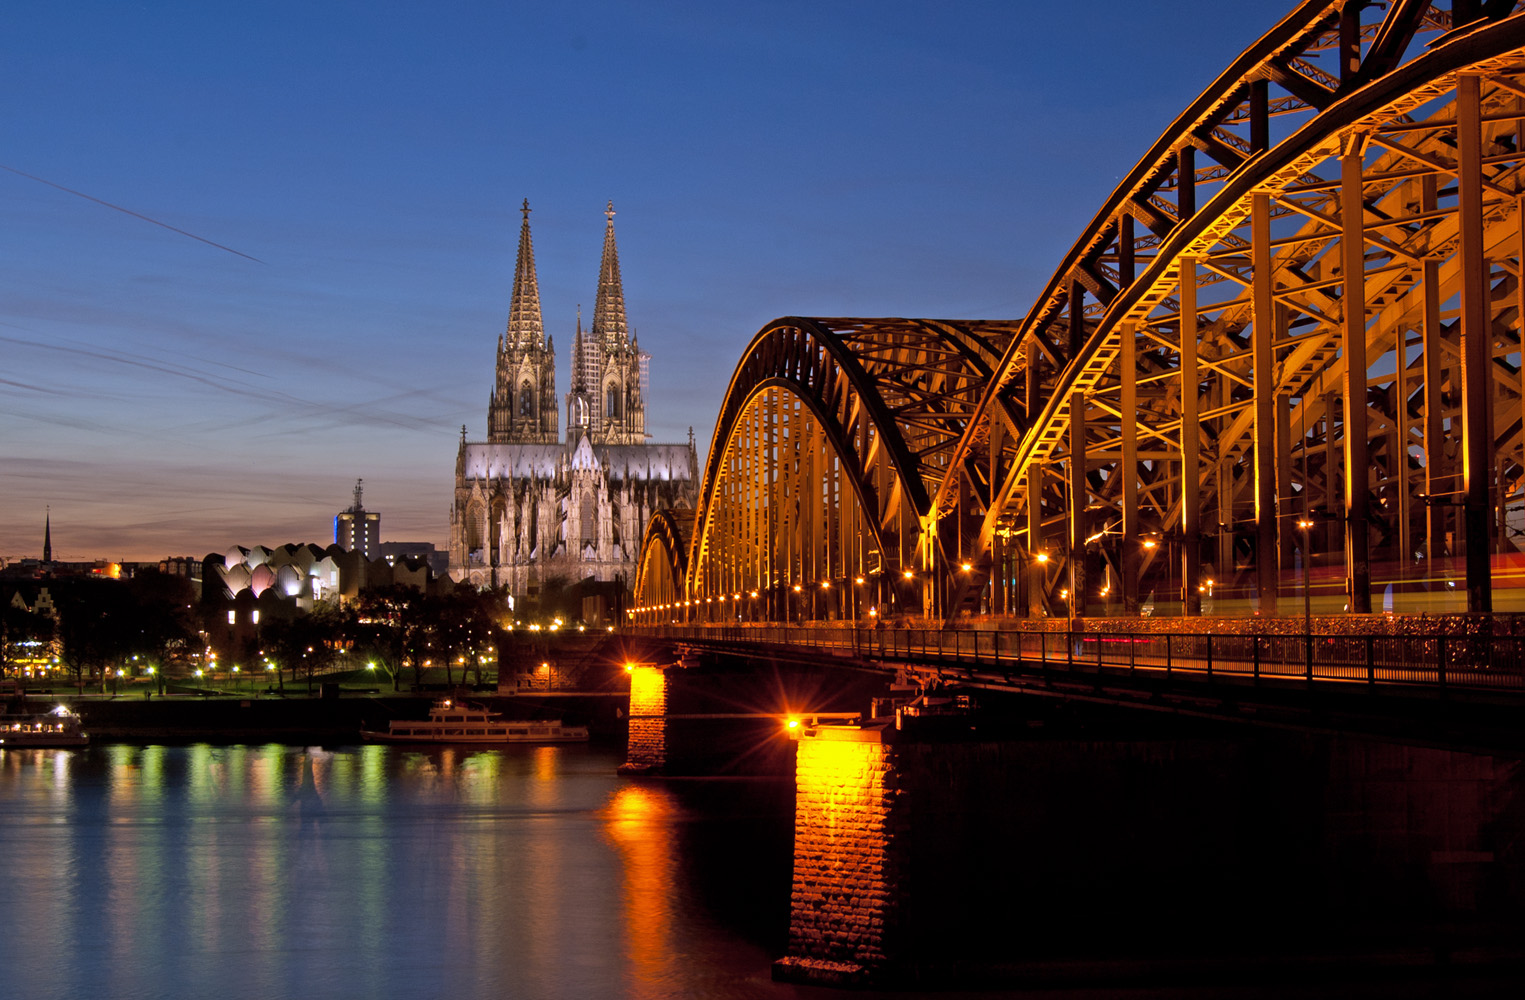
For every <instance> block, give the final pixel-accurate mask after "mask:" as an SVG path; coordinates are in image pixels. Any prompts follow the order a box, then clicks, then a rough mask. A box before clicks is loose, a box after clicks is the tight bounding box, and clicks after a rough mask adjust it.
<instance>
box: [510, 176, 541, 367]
mask: <svg viewBox="0 0 1525 1000" xmlns="http://www.w3.org/2000/svg"><path fill="white" fill-rule="evenodd" d="M519 211H520V212H521V213H523V215H524V221H523V222H522V223H520V224H519V262H518V263H517V264H516V265H515V266H514V291H513V297H512V298H511V299H510V300H509V305H508V336H507V337H506V338H505V339H506V342H507V344H508V346H509V347H530V346H534V347H540V346H542V345H543V343H544V341H545V326H544V324H543V323H542V322H541V321H540V283H539V282H538V281H537V280H536V279H535V247H534V244H533V242H532V241H531V240H530V200H529V199H528V198H526V199H524V206H523V207H522V208H520V209H519Z"/></svg>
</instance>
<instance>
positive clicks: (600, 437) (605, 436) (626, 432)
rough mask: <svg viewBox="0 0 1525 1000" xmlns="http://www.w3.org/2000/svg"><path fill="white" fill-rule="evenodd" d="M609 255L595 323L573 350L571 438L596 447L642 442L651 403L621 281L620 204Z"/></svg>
mask: <svg viewBox="0 0 1525 1000" xmlns="http://www.w3.org/2000/svg"><path fill="white" fill-rule="evenodd" d="M604 218H605V220H606V222H605V223H604V255H603V259H602V260H601V261H600V262H599V266H598V292H597V295H596V297H595V299H594V303H593V325H592V326H590V327H589V328H588V329H587V330H586V331H583V329H582V316H581V312H580V311H579V314H578V321H577V326H578V336H577V341H576V343H575V345H574V347H573V349H572V350H573V354H572V357H573V362H572V391H571V392H569V393H568V394H567V440H568V441H574V440H576V439H577V438H578V437H580V436H581V435H582V434H583V433H586V434H588V436H589V437H590V438H591V439H592V440H593V443H595V444H642V443H644V441H645V438H646V417H645V410H646V404H645V400H644V392H643V390H642V385H641V383H642V381H643V379H642V372H643V371H644V366H645V356H644V355H642V354H641V353H640V350H639V349H638V348H636V347H635V346H634V345H633V344H632V343H631V340H630V327H629V323H628V321H627V320H626V317H625V286H624V284H623V283H622V282H621V280H620V254H619V247H618V246H617V245H616V244H615V241H614V202H612V201H611V202H609V204H608V206H607V207H606V208H605V209H604Z"/></svg>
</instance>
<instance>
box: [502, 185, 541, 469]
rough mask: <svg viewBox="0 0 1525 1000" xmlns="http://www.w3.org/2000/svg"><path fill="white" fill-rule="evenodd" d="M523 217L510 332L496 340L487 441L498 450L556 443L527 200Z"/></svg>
mask: <svg viewBox="0 0 1525 1000" xmlns="http://www.w3.org/2000/svg"><path fill="white" fill-rule="evenodd" d="M519 211H520V212H521V213H522V214H523V216H524V219H523V221H522V222H520V224H519V257H518V261H517V262H516V263H515V265H514V288H513V293H512V295H511V296H510V299H509V305H508V329H507V330H506V332H505V333H504V334H503V336H501V337H499V338H498V353H497V372H496V376H495V378H494V379H493V393H492V398H491V399H490V400H488V404H487V440H488V442H489V443H497V444H502V443H510V442H541V443H545V442H550V441H555V440H556V422H557V420H556V418H557V406H556V358H555V356H554V354H553V352H552V349H551V345H550V343H549V339H548V338H547V337H546V335H545V325H544V324H543V323H542V322H541V317H540V283H539V281H538V280H537V279H536V277H535V247H534V243H533V241H532V240H531V239H530V203H529V199H528V198H526V199H524V204H523V206H522V207H521V208H520V209H519Z"/></svg>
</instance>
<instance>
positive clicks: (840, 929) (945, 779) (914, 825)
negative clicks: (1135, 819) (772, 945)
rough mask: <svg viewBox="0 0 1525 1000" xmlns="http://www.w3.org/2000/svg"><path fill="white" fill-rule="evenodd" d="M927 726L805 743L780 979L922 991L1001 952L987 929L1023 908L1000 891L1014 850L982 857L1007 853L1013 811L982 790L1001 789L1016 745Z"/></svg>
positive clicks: (840, 733)
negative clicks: (1004, 827)
mask: <svg viewBox="0 0 1525 1000" xmlns="http://www.w3.org/2000/svg"><path fill="white" fill-rule="evenodd" d="M907 721H909V720H907ZM950 721H951V720H950ZM927 728H929V729H933V731H932V732H923V733H921V734H919V735H917V734H913V733H911V732H908V731H906V730H902V729H898V728H896V725H895V722H894V720H893V719H885V720H877V721H870V722H869V723H867V724H864V725H823V726H819V727H813V728H811V729H808V730H807V731H806V732H805V733H804V734H803V735H802V736H801V737H800V739H799V742H798V748H797V752H796V756H795V813H794V823H795V832H794V837H795V839H794V884H793V890H792V897H791V906H790V924H789V939H788V950H787V953H786V955H785V957H784V958H782V959H780V960H779V961H778V962H777V963H775V965H774V969H773V975H774V978H775V979H779V980H783V981H789V982H799V983H813V984H819V985H832V986H868V985H889V986H910V985H916V984H918V983H920V984H928V983H937V984H943V983H947V982H956V981H959V980H966V979H970V978H974V979H979V978H981V977H982V973H981V971H980V970H981V968H982V967H983V966H985V965H986V964H987V963H988V960H989V959H990V957H991V956H990V955H989V953H988V951H987V948H986V942H984V941H983V940H982V934H981V933H980V927H981V926H982V925H988V924H989V922H990V920H989V918H990V917H992V916H997V915H1000V914H1004V913H1006V912H1008V911H1009V907H1010V903H1009V901H1007V900H1002V899H1001V898H999V896H998V895H996V894H995V893H994V890H993V886H994V885H996V884H999V883H1001V882H1005V881H1007V880H1006V879H1005V878H1004V877H1000V876H1001V874H1002V873H1001V872H1000V871H999V869H1001V868H1002V867H1003V865H1004V864H1005V863H1006V861H1005V860H1003V859H1009V852H1003V851H999V850H996V851H995V852H994V853H987V854H984V855H983V856H981V855H980V854H978V853H975V854H971V852H980V851H989V850H990V849H991V848H995V847H997V845H996V844H993V843H989V842H987V841H988V840H990V839H992V837H991V834H992V830H993V829H999V828H1000V826H999V823H994V824H993V825H992V821H994V820H997V817H995V816H993V815H992V806H995V807H997V808H999V805H998V804H996V803H990V802H984V803H982V801H981V798H982V790H988V789H989V788H990V787H991V785H992V783H993V784H994V785H995V786H996V787H999V786H1000V784H1001V782H1000V781H999V780H996V781H994V782H992V779H995V778H998V777H999V773H998V772H1001V771H1004V770H1005V769H1006V768H1007V767H1008V765H1009V762H1008V761H1007V760H1006V758H1007V756H1008V753H1007V752H1004V751H1006V750H1010V749H1013V748H1011V747H1006V748H1004V750H1003V746H1002V745H1001V744H999V743H991V742H981V741H975V740H971V739H970V738H968V731H967V728H965V729H964V730H963V732H958V731H956V727H954V729H955V731H954V732H952V733H946V732H937V731H936V729H935V727H927ZM976 858H978V859H980V860H979V861H977V862H975V861H974V859H976ZM972 862H973V863H972ZM981 867H984V868H985V869H986V871H985V874H986V875H988V876H995V879H994V882H990V881H986V880H984V879H982V878H981V877H980V874H979V871H978V869H979V868H981Z"/></svg>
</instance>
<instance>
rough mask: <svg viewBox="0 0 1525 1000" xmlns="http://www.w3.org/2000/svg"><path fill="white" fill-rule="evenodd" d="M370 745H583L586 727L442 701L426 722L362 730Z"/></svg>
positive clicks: (394, 722)
mask: <svg viewBox="0 0 1525 1000" xmlns="http://www.w3.org/2000/svg"><path fill="white" fill-rule="evenodd" d="M360 736H361V738H363V739H366V740H369V741H371V742H373V743H474V744H480V743H488V744H499V743H585V742H587V739H588V727H587V726H567V725H563V724H562V721H561V720H560V719H503V718H501V714H500V713H498V712H490V711H488V710H487V709H485V708H482V707H480V706H477V705H469V704H467V703H466V702H461V701H455V700H453V699H450V698H441V699H440V700H439V701H436V702H435V703H434V705H433V707H431V708H430V709H429V718H428V719H425V720H421V721H420V720H417V719H413V720H404V719H393V720H392V721H391V722H389V723H388V724H387V729H386V731H385V732H381V731H378V730H371V729H362V730H361V731H360Z"/></svg>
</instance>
